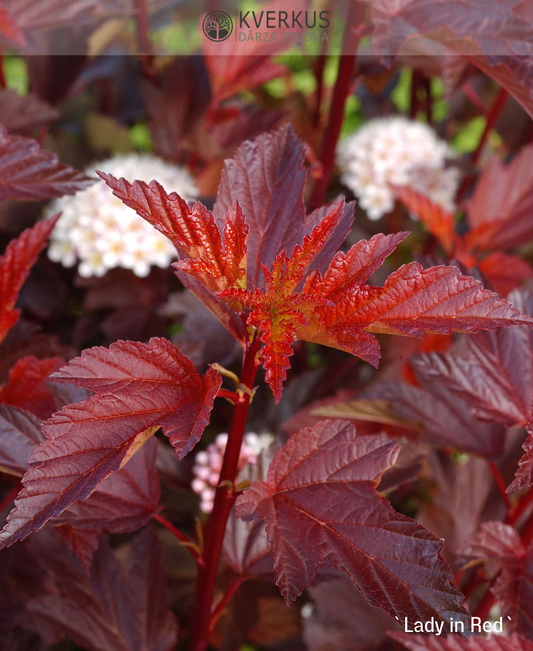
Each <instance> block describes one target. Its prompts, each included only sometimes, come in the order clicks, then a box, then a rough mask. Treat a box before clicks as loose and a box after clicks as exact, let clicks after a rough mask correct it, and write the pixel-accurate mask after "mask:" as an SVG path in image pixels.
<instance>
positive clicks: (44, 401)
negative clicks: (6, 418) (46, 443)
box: [0, 355, 65, 419]
mask: <svg viewBox="0 0 533 651" xmlns="http://www.w3.org/2000/svg"><path fill="white" fill-rule="evenodd" d="M64 363H65V362H64V360H62V359H61V358H59V357H47V358H45V359H37V358H36V357H33V356H32V355H30V356H28V357H22V358H21V359H19V360H18V361H17V363H16V364H15V366H13V368H12V369H11V371H10V372H9V382H8V383H7V384H6V385H4V386H3V387H2V388H0V402H3V403H5V404H8V405H13V406H15V407H20V408H21V409H25V410H26V411H30V412H31V413H32V414H35V415H36V416H38V417H39V418H43V419H44V418H48V417H49V416H51V415H52V414H53V412H54V411H56V409H55V400H54V396H53V395H52V394H51V393H50V389H49V388H48V386H47V385H46V382H45V380H46V378H47V377H48V376H49V375H50V374H51V373H53V372H54V371H56V370H57V369H58V368H59V367H60V366H63V364H64Z"/></svg>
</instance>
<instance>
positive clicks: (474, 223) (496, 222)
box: [467, 145, 533, 250]
mask: <svg viewBox="0 0 533 651" xmlns="http://www.w3.org/2000/svg"><path fill="white" fill-rule="evenodd" d="M532 187H533V145H529V146H528V147H524V148H523V149H522V150H521V152H520V153H519V154H518V156H516V158H514V159H513V160H512V162H511V163H509V165H504V164H503V163H502V161H501V160H500V159H499V158H496V157H494V158H492V159H491V160H490V161H489V163H488V164H487V166H486V167H485V169H484V170H483V173H482V175H481V177H480V179H479V181H478V182H477V184H476V188H475V191H474V194H473V196H472V198H471V199H470V200H469V201H468V203H467V211H468V222H469V224H470V227H471V229H472V231H471V232H470V233H469V234H468V235H467V242H468V243H469V245H470V246H471V247H477V248H480V249H484V250H491V249H504V250H505V249H511V248H515V247H517V246H522V245H523V244H524V243H525V242H528V241H529V240H531V239H532V238H533V225H532V223H531V211H532V210H533V189H532Z"/></svg>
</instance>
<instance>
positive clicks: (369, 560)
mask: <svg viewBox="0 0 533 651" xmlns="http://www.w3.org/2000/svg"><path fill="white" fill-rule="evenodd" d="M397 453H398V449H397V448H396V446H395V445H394V444H393V443H392V442H391V441H390V440H389V439H387V438H386V437H384V436H361V437H357V436H356V432H355V428H354V427H353V426H352V425H350V424H348V423H345V422H342V421H322V422H320V423H318V424H317V425H315V426H314V427H313V428H309V429H304V430H300V431H299V432H298V433H296V434H294V435H293V436H292V437H291V438H290V439H289V441H288V443H287V444H286V445H285V446H284V447H283V448H281V449H280V450H279V451H278V452H277V453H276V455H275V456H274V459H273V461H272V463H271V465H270V467H269V470H268V475H267V481H266V482H256V483H254V484H252V486H251V487H250V488H249V489H248V490H246V491H245V492H244V493H243V495H241V496H240V497H239V498H238V501H237V515H239V516H240V517H242V518H244V519H246V520H250V519H254V518H257V517H261V518H263V519H264V520H265V522H266V527H267V535H268V539H269V542H270V544H271V545H272V548H273V553H274V565H275V568H276V574H277V584H278V586H279V587H280V590H281V593H282V595H283V596H284V598H285V601H286V602H287V603H291V602H292V601H294V599H295V598H296V597H297V596H298V595H299V594H300V593H301V592H302V590H303V589H304V588H305V587H306V586H307V585H309V583H310V582H311V581H312V580H313V578H314V576H315V575H316V573H317V571H318V569H319V568H320V567H325V568H331V569H334V570H341V571H343V572H345V573H346V574H347V575H348V576H349V577H350V578H351V579H352V581H354V583H355V584H356V586H357V587H358V588H359V590H360V591H361V592H362V593H363V594H364V596H365V597H366V598H367V600H368V601H369V602H370V603H371V604H372V605H373V606H380V607H382V608H384V609H385V610H387V612H389V613H390V614H392V615H393V616H398V617H409V618H414V619H421V620H426V619H429V618H430V617H435V618H436V619H437V620H438V621H441V620H448V619H449V618H450V617H451V616H454V617H455V618H459V619H461V618H463V617H464V616H465V615H466V613H465V611H464V610H463V608H462V607H461V605H460V604H461V600H462V596H461V594H460V593H459V591H458V590H457V589H456V588H455V587H454V586H453V585H452V584H451V582H450V579H451V576H452V575H451V572H450V570H449V568H448V566H447V565H446V563H445V562H444V561H443V560H442V559H441V557H440V555H439V554H440V551H441V550H442V541H440V540H438V539H437V538H435V537H434V536H433V534H431V533H430V532H429V531H427V530H426V529H424V527H422V526H421V525H419V524H418V523H417V522H415V521H414V520H411V519H409V518H407V517H405V516H403V515H400V514H398V513H396V512H395V511H394V509H393V508H392V507H391V506H390V504H389V503H388V502H387V500H385V498H383V497H381V496H380V495H379V494H378V493H377V492H376V486H377V484H378V482H379V480H380V478H381V475H382V474H383V472H384V471H385V470H386V469H387V468H388V467H390V466H391V465H392V464H393V463H394V461H395V459H396V456H397Z"/></svg>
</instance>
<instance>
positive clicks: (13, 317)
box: [0, 132, 59, 343]
mask: <svg viewBox="0 0 533 651" xmlns="http://www.w3.org/2000/svg"><path fill="white" fill-rule="evenodd" d="M0 137H1V132H0ZM0 185H1V181H0ZM0 192H1V189H0ZM58 217H59V215H58V216H56V217H52V218H51V219H45V220H43V221H40V222H37V224H35V226H32V227H31V228H27V229H26V230H25V231H24V232H23V233H22V234H21V235H20V236H19V237H18V238H17V239H16V240H12V241H11V242H10V243H9V244H8V245H7V248H6V250H5V252H4V255H3V256H2V257H1V258H0V343H1V342H2V341H3V340H4V339H5V337H6V335H7V333H8V331H9V330H10V329H11V327H12V326H13V325H14V324H15V323H16V321H17V319H18V317H19V314H20V311H19V310H17V309H14V308H15V303H16V302H17V299H18V295H19V292H20V289H21V288H22V285H23V284H24V281H25V280H26V278H27V277H28V275H29V273H30V269H31V268H32V266H33V265H34V264H35V262H36V261H37V258H38V256H39V253H40V252H41V251H42V250H43V249H44V247H45V246H46V242H47V240H48V238H49V236H50V233H51V232H52V229H53V228H54V226H55V223H56V221H57V219H58Z"/></svg>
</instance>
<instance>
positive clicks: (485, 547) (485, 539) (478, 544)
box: [462, 522, 533, 639]
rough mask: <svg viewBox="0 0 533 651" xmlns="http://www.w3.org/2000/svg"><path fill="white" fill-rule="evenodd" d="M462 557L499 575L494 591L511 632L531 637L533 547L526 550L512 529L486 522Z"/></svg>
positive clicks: (508, 526) (532, 625)
mask: <svg viewBox="0 0 533 651" xmlns="http://www.w3.org/2000/svg"><path fill="white" fill-rule="evenodd" d="M462 555H463V556H465V557H466V558H469V559H475V560H484V561H486V562H487V563H488V569H489V570H492V571H493V572H495V573H498V572H499V575H498V576H497V578H496V581H495V583H494V587H493V588H492V591H493V593H494V594H495V595H496V597H497V598H498V600H499V601H500V603H501V608H502V615H503V617H504V618H505V619H506V622H507V630H508V631H510V632H517V633H522V634H523V635H525V636H526V637H531V636H532V635H533V621H532V619H531V594H532V590H533V547H532V546H531V545H529V546H525V545H524V544H523V543H522V541H521V539H520V536H519V534H518V533H517V532H516V531H515V529H513V527H511V526H510V525H508V524H503V523H502V522H485V523H484V524H482V525H481V528H480V530H479V532H478V533H477V534H476V535H475V536H473V537H472V538H471V539H470V541H469V542H468V543H467V544H466V546H465V547H464V549H463V550H462ZM507 618H509V619H507ZM491 639H492V638H491Z"/></svg>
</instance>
